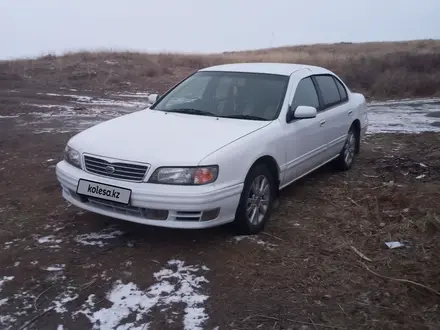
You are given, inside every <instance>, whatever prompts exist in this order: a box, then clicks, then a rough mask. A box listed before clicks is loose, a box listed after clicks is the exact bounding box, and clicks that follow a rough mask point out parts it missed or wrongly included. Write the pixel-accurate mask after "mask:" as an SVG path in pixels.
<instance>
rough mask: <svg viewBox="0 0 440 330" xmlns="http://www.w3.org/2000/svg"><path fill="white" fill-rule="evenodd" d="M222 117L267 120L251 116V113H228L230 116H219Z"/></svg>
mask: <svg viewBox="0 0 440 330" xmlns="http://www.w3.org/2000/svg"><path fill="white" fill-rule="evenodd" d="M219 117H223V118H236V119H249V120H268V119H266V118H263V117H258V116H252V115H230V116H219Z"/></svg>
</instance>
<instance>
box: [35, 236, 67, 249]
mask: <svg viewBox="0 0 440 330" xmlns="http://www.w3.org/2000/svg"><path fill="white" fill-rule="evenodd" d="M62 241H63V240H61V239H57V238H56V237H55V236H54V235H49V236H44V237H40V238H37V242H38V243H39V244H51V245H48V246H47V247H49V248H51V249H58V248H60V246H59V245H58V244H59V243H61V242H62Z"/></svg>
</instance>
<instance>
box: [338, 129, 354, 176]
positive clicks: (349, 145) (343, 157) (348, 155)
mask: <svg viewBox="0 0 440 330" xmlns="http://www.w3.org/2000/svg"><path fill="white" fill-rule="evenodd" d="M356 133H357V132H356V130H355V129H354V127H353V126H351V127H350V130H349V131H348V134H347V138H346V139H345V143H344V147H343V148H342V150H341V153H340V154H339V156H338V158H336V159H335V162H334V164H335V165H336V167H337V168H338V169H340V170H342V171H346V170H349V169H350V168H351V167H352V165H353V163H354V160H355V157H356V146H357V144H358V141H357V139H358V134H356Z"/></svg>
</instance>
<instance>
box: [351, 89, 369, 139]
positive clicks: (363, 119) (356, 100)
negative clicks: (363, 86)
mask: <svg viewBox="0 0 440 330" xmlns="http://www.w3.org/2000/svg"><path fill="white" fill-rule="evenodd" d="M351 97H352V103H353V108H354V112H355V116H356V118H357V119H359V121H360V123H361V138H362V137H363V136H364V135H365V133H366V131H367V129H368V125H369V121H368V107H367V100H366V99H365V96H364V95H362V94H360V93H351Z"/></svg>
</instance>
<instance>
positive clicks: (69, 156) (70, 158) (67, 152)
mask: <svg viewBox="0 0 440 330" xmlns="http://www.w3.org/2000/svg"><path fill="white" fill-rule="evenodd" d="M64 160H65V161H66V162H68V163H69V164H70V165H73V166H75V167H78V168H81V155H80V154H79V152H78V151H76V150H75V149H72V148H71V147H69V146H66V148H65V149H64Z"/></svg>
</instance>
